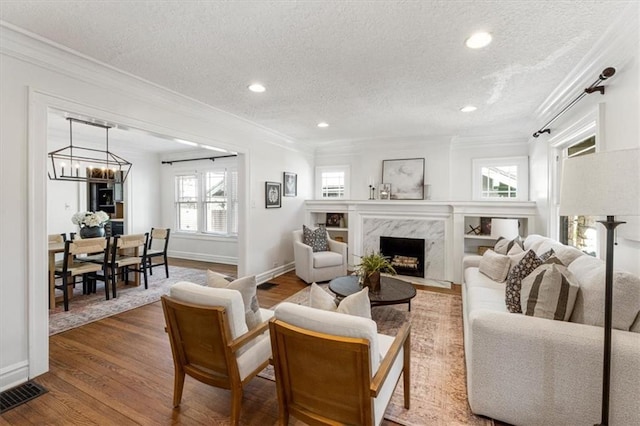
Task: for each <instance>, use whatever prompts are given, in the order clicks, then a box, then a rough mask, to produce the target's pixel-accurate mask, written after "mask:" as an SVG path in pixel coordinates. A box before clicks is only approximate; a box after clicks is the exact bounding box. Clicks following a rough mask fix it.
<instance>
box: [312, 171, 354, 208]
mask: <svg viewBox="0 0 640 426" xmlns="http://www.w3.org/2000/svg"><path fill="white" fill-rule="evenodd" d="M323 173H344V195H343V196H342V197H323V196H322V174H323ZM350 187H351V166H349V165H338V166H316V176H315V199H316V200H349V199H350V198H349V197H350V196H351V190H350Z"/></svg>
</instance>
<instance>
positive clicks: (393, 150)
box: [316, 137, 528, 201]
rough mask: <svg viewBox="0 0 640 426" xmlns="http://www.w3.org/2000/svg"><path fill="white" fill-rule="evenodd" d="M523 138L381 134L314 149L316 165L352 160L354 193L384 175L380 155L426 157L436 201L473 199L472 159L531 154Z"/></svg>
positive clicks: (358, 195) (364, 193)
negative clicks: (384, 136)
mask: <svg viewBox="0 0 640 426" xmlns="http://www.w3.org/2000/svg"><path fill="white" fill-rule="evenodd" d="M527 155H528V145H527V143H526V141H525V140H521V139H517V138H505V137H476V138H453V140H452V139H451V138H443V137H425V138H423V139H419V138H415V139H405V140H402V141H397V140H381V141H375V142H367V143H363V142H360V143H357V144H354V145H349V144H346V143H342V144H340V145H339V146H336V145H330V146H325V147H322V148H318V149H317V150H316V165H317V166H330V165H344V164H348V165H350V166H351V199H353V200H366V199H368V198H369V187H368V185H369V178H370V177H373V178H374V181H375V182H376V184H377V183H379V182H381V181H382V161H383V160H393V159H399V158H424V159H425V183H427V184H430V185H431V200H433V201H469V200H471V199H472V197H471V191H472V166H471V163H472V160H473V159H476V158H498V157H516V156H527Z"/></svg>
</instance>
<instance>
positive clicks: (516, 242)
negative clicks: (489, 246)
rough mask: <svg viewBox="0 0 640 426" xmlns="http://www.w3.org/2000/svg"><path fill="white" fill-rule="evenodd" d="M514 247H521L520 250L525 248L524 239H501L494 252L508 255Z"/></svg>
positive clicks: (494, 247)
mask: <svg viewBox="0 0 640 426" xmlns="http://www.w3.org/2000/svg"><path fill="white" fill-rule="evenodd" d="M514 246H520V248H523V244H522V239H521V238H520V237H519V236H518V237H515V238H514V239H513V240H507V239H506V238H503V237H500V238H498V240H497V241H496V244H495V245H494V246H493V251H495V252H496V253H498V254H507V253H509V251H510V250H511V249H512V248H513V247H514Z"/></svg>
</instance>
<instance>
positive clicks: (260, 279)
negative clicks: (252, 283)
mask: <svg viewBox="0 0 640 426" xmlns="http://www.w3.org/2000/svg"><path fill="white" fill-rule="evenodd" d="M295 268H296V264H295V263H294V262H290V263H287V264H284V265H282V266H278V267H276V268H273V269H269V270H268V271H265V272H262V273H260V274H256V282H257V283H258V284H262V283H265V282H267V281H269V280H272V279H274V278H275V277H278V276H280V275H283V274H286V273H287V272H289V271H293V270H294V269H295Z"/></svg>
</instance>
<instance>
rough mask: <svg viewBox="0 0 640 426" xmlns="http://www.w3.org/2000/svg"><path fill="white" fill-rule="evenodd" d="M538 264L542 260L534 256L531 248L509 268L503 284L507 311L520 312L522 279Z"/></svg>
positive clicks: (540, 263)
mask: <svg viewBox="0 0 640 426" xmlns="http://www.w3.org/2000/svg"><path fill="white" fill-rule="evenodd" d="M540 265H542V260H540V258H538V256H536V254H535V252H534V251H533V250H529V251H527V253H526V254H525V255H524V257H523V258H522V259H521V260H520V262H518V263H517V264H516V265H514V266H513V267H512V268H511V269H510V270H509V273H508V274H507V283H506V286H505V303H506V305H507V309H508V310H509V312H512V313H515V314H521V313H522V308H521V307H520V289H521V288H522V280H523V279H525V278H526V277H527V276H528V275H529V274H530V273H531V272H533V271H534V270H535V269H536V268H537V267H538V266H540Z"/></svg>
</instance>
